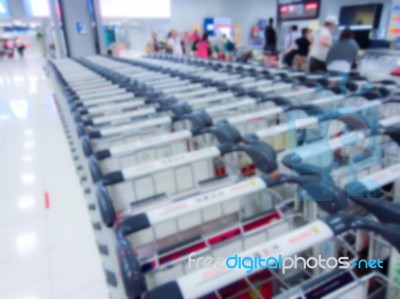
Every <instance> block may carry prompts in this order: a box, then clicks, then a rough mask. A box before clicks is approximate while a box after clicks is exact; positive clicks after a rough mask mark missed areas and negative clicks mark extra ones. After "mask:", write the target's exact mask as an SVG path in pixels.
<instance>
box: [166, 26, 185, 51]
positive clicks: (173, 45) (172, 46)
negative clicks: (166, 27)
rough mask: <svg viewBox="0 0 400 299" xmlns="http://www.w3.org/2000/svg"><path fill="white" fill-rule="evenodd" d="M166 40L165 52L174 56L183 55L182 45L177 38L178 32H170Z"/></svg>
mask: <svg viewBox="0 0 400 299" xmlns="http://www.w3.org/2000/svg"><path fill="white" fill-rule="evenodd" d="M168 35H169V36H168V40H167V51H168V52H169V53H171V54H173V55H176V56H182V55H183V49H182V43H181V40H180V38H179V37H178V32H177V31H176V30H171V32H170V33H169V34H168Z"/></svg>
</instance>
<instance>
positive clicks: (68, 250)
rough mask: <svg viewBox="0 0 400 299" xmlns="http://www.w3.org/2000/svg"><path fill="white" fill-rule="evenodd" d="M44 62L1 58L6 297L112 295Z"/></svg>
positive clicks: (0, 255)
mask: <svg viewBox="0 0 400 299" xmlns="http://www.w3.org/2000/svg"><path fill="white" fill-rule="evenodd" d="M43 65H44V61H42V60H40V59H39V58H26V59H25V61H21V60H15V61H11V60H8V59H7V60H0V190H1V193H0V194H1V199H0V212H1V214H0V215H1V216H0V240H1V246H0V298H2V299H3V298H4V299H48V298H52V299H53V298H60V299H61V298H63V299H64V298H65V299H66V298H71V299H72V298H74V299H90V298H96V299H102V298H108V295H107V288H106V284H105V280H104V274H103V271H102V269H101V261H100V258H99V254H98V251H97V249H96V247H95V240H94V234H93V232H92V228H91V226H90V220H89V215H88V211H87V208H86V203H85V199H84V197H83V193H82V191H81V187H80V185H79V181H78V177H77V175H76V172H75V169H74V165H73V162H72V160H71V158H70V154H69V152H68V146H67V143H66V140H65V137H64V133H63V131H62V127H61V123H60V121H59V119H58V115H57V112H56V109H55V105H54V101H53V97H52V90H51V87H50V83H49V82H48V80H47V78H46V77H45V73H44V71H43ZM46 192H47V193H48V195H49V202H48V203H49V204H48V205H46V201H45V193H46Z"/></svg>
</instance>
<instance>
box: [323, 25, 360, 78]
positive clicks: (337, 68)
mask: <svg viewBox="0 0 400 299" xmlns="http://www.w3.org/2000/svg"><path fill="white" fill-rule="evenodd" d="M359 50H360V48H359V46H358V44H357V42H356V41H355V40H354V38H353V32H352V31H351V30H350V29H348V28H346V29H344V30H343V31H342V33H341V35H340V38H339V40H338V41H337V42H336V43H335V44H334V45H333V46H332V47H331V48H330V49H329V52H328V56H327V59H326V64H327V68H328V71H330V72H332V73H336V74H339V73H340V74H348V73H350V70H351V67H352V65H354V64H355V62H356V60H357V55H358V51H359Z"/></svg>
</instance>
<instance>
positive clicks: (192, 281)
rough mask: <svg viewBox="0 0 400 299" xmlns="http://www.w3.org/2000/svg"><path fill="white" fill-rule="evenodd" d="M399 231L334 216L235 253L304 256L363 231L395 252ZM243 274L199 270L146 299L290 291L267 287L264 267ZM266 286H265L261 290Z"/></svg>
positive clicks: (398, 246)
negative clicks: (382, 240) (382, 238)
mask: <svg viewBox="0 0 400 299" xmlns="http://www.w3.org/2000/svg"><path fill="white" fill-rule="evenodd" d="M371 212H372V211H371ZM399 228H400V226H399V224H398V221H397V222H396V223H390V224H387V223H385V224H382V223H380V222H375V221H372V220H366V219H364V218H362V217H356V216H348V215H334V216H329V217H326V218H324V219H322V220H316V221H312V222H310V223H308V224H305V225H302V226H300V227H299V228H297V229H294V230H291V231H290V232H287V233H284V234H280V236H279V237H276V238H272V239H268V237H266V238H264V241H261V242H258V243H257V244H258V245H257V246H254V247H251V248H246V247H244V248H242V251H241V252H240V253H238V252H235V253H236V256H237V257H240V258H242V259H243V258H245V257H251V258H253V257H257V256H261V257H270V256H275V255H279V256H280V257H282V258H285V257H291V256H293V255H299V254H301V253H302V252H306V251H307V250H309V249H310V248H312V247H313V246H316V245H319V244H321V243H322V242H326V241H329V240H330V239H331V238H333V237H336V236H337V238H338V239H342V240H343V238H342V235H343V234H345V233H347V232H348V231H350V230H354V229H367V230H370V231H373V232H376V233H378V234H381V235H382V236H383V237H384V238H385V239H386V240H387V241H388V242H390V243H391V244H392V245H393V246H394V247H395V248H396V249H397V250H400V244H399V243H400V242H399V240H400V235H399ZM235 253H233V254H235ZM229 254H232V253H228V255H226V253H225V256H221V257H223V258H227V257H228V256H229ZM271 264H272V263H271ZM271 266H273V264H272V265H271ZM247 271H248V269H246V268H244V267H242V268H228V266H227V265H226V264H223V265H220V266H218V267H215V266H214V267H211V268H210V267H203V268H202V269H200V270H197V271H195V272H192V273H189V274H187V275H185V276H182V277H180V278H177V279H175V280H172V281H169V282H166V283H165V284H163V285H161V286H158V287H156V288H154V289H153V290H151V291H150V292H148V294H147V296H146V298H147V299H154V298H163V296H165V294H167V293H168V296H169V298H226V297H235V295H236V296H238V295H245V294H249V292H251V293H253V294H256V295H257V296H258V297H259V298H264V296H267V297H268V296H273V295H278V294H279V293H280V292H282V289H285V288H284V287H286V291H287V289H288V288H290V287H291V286H290V285H287V284H286V286H285V284H283V287H282V284H278V285H275V286H274V285H272V286H271V285H270V279H269V278H271V274H270V272H269V271H268V272H267V273H265V267H264V269H263V268H262V267H257V268H255V269H254V270H253V271H252V273H251V275H249V274H247V273H246V272H247ZM263 272H264V273H263ZM136 273H137V272H136ZM261 273H263V274H264V275H261ZM140 279H142V280H143V277H140V278H139V279H138V281H139V280H140ZM266 283H267V286H265V284H266ZM135 286H138V284H136V285H135ZM235 286H236V287H235ZM271 287H272V290H271Z"/></svg>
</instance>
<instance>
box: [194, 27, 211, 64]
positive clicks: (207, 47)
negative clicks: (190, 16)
mask: <svg viewBox="0 0 400 299" xmlns="http://www.w3.org/2000/svg"><path fill="white" fill-rule="evenodd" d="M211 55H212V46H211V44H210V41H209V40H208V32H204V33H203V36H202V38H201V40H200V41H199V42H198V43H197V44H196V57H199V58H210V57H211Z"/></svg>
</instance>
